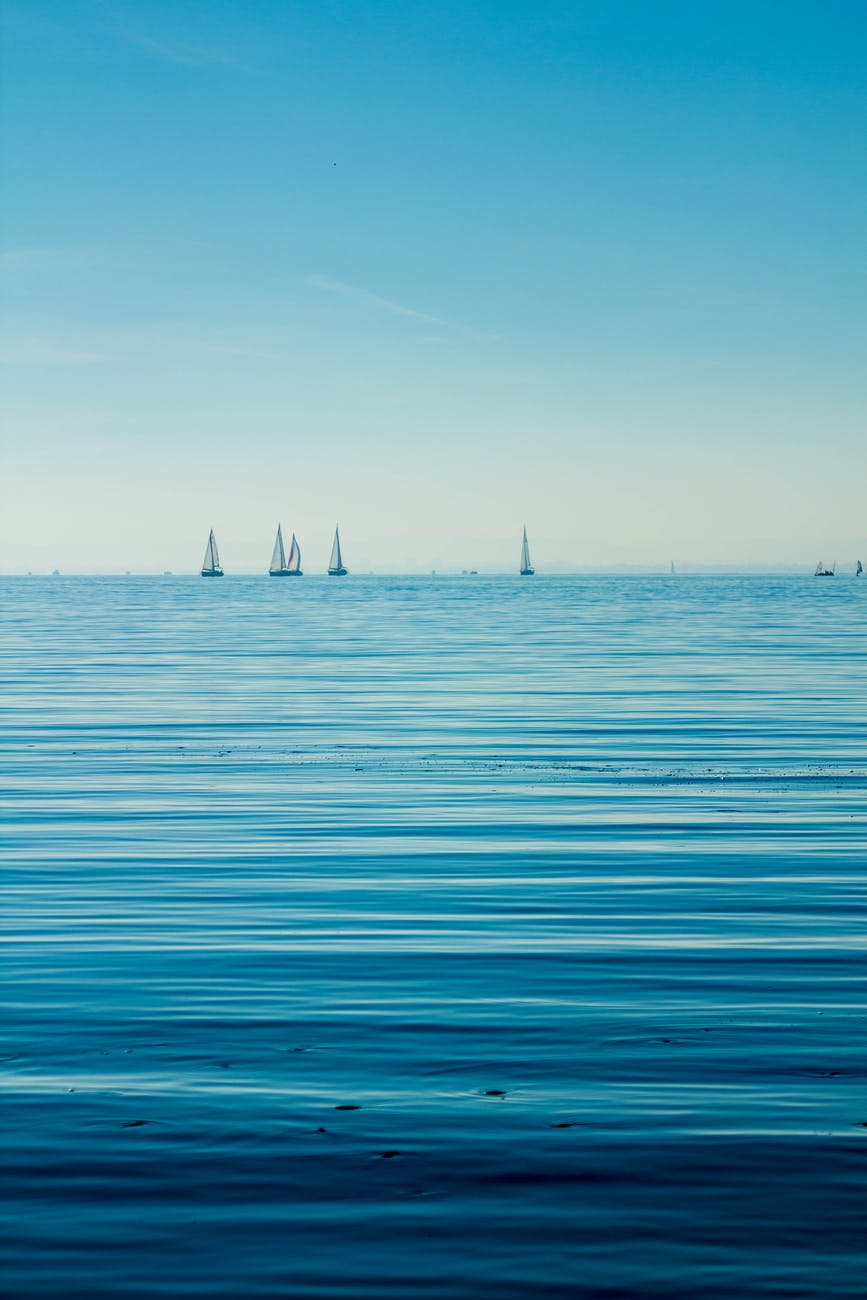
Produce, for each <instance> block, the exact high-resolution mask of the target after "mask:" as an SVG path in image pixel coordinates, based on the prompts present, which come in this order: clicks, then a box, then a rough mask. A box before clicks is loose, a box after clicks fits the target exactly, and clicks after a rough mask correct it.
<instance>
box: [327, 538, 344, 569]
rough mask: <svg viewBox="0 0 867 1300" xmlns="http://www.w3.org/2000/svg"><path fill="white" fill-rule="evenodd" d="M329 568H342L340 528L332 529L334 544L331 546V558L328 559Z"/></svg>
mask: <svg viewBox="0 0 867 1300" xmlns="http://www.w3.org/2000/svg"><path fill="white" fill-rule="evenodd" d="M328 567H329V569H342V568H343V560H342V559H341V556H340V530H339V529H337V528H335V530H334V545H333V546H332V548H331V559H330V560H329V561H328Z"/></svg>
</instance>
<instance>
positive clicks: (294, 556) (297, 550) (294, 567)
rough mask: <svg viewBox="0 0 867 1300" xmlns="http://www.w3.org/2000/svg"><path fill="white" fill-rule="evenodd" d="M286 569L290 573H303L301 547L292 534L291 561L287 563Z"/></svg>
mask: <svg viewBox="0 0 867 1300" xmlns="http://www.w3.org/2000/svg"><path fill="white" fill-rule="evenodd" d="M286 568H287V569H288V570H289V572H290V573H300V572H301V547H300V546H299V545H298V543H297V541H296V540H295V534H294V533H293V534H292V543H291V545H290V547H289V559H288V561H287V563H286Z"/></svg>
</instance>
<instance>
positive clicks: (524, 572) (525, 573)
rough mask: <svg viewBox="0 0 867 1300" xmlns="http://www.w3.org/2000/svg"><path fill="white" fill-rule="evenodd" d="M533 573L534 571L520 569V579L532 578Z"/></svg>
mask: <svg viewBox="0 0 867 1300" xmlns="http://www.w3.org/2000/svg"><path fill="white" fill-rule="evenodd" d="M535 572H536V570H535V569H522V570H521V577H522V578H532V576H533V574H534V573H535Z"/></svg>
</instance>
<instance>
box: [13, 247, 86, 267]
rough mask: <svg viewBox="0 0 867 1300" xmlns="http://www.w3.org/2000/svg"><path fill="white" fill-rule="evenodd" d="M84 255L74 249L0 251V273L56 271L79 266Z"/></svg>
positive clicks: (29, 248)
mask: <svg viewBox="0 0 867 1300" xmlns="http://www.w3.org/2000/svg"><path fill="white" fill-rule="evenodd" d="M84 261H86V254H85V253H83V252H82V251H81V250H80V249H75V248H47V247H41V246H38V245H34V246H32V247H21V248H4V249H0V271H57V270H60V269H62V268H64V267H72V266H80V265H81V264H82V263H83V262H84Z"/></svg>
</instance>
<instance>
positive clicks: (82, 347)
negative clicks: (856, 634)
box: [0, 0, 867, 571]
mask: <svg viewBox="0 0 867 1300" xmlns="http://www.w3.org/2000/svg"><path fill="white" fill-rule="evenodd" d="M3 12H4V19H3V25H4V46H5V52H4V56H3V69H2V72H3V101H2V118H3V123H2V132H3V138H2V146H3V160H4V161H3V196H2V213H3V214H2V231H0V249H2V251H0V283H2V294H3V321H2V339H0V352H2V360H3V362H4V365H3V402H4V411H5V413H4V417H3V433H2V435H0V438H2V443H0V458H2V460H0V470H2V475H0V480H2V481H0V570H6V571H8V570H13V569H18V568H27V567H34V568H38V567H40V566H41V567H44V566H46V565H49V560H50V559H51V558H52V557H53V556H54V555H55V554H56V551H57V547H58V546H59V545H60V544H61V543H62V544H63V547H64V556H65V557H66V562H65V565H64V567H67V568H75V567H81V568H94V569H99V568H121V569H122V568H130V567H131V568H147V567H150V568H154V569H161V568H162V567H176V568H178V569H181V568H184V567H189V568H195V567H196V565H197V563H198V562H199V559H200V555H199V552H200V551H201V550H203V548H204V540H205V538H206V536H207V530H208V527H209V526H210V525H212V524H213V526H214V528H215V529H216V531H217V536H218V539H219V541H220V545H221V549H222V551H223V555H224V560H225V562H226V566H227V568H236V569H256V568H258V567H261V565H264V564H265V563H266V562H267V559H268V556H269V554H270V547H271V542H272V540H273V531H274V527H275V525H276V522H277V520H278V519H281V520H282V522H283V525H284V528H285V529H290V530H291V529H293V528H294V529H295V530H296V531H297V532H298V534H299V536H300V537H301V539H302V544H303V545H304V547H305V559H306V561H307V564H308V565H310V566H312V567H314V568H316V567H321V566H323V565H324V564H325V562H326V561H327V556H328V550H329V546H330V535H331V530H332V528H333V524H334V522H335V520H338V519H339V520H340V523H341V531H342V534H343V535H344V536H345V538H346V543H347V545H346V549H347V559H348V561H349V562H350V563H353V562H354V564H355V567H364V568H371V567H372V568H378V569H409V568H416V567H417V568H421V569H425V568H430V567H432V566H433V565H436V566H437V567H440V568H445V567H447V566H448V565H450V564H451V565H457V566H459V567H460V566H467V567H469V566H470V565H473V566H476V567H479V568H493V567H513V562H516V552H517V546H518V543H519V540H520V529H521V525H522V524H523V523H524V522H525V521H526V523H527V526H528V528H529V530H530V534H531V540H532V541H533V542H534V555H535V558H536V560H537V564H538V565H539V566H540V567H542V566H544V565H546V564H547V565H554V564H574V565H575V566H576V567H581V566H583V565H598V564H603V565H604V564H616V563H620V562H623V561H632V562H635V563H647V564H653V563H657V562H663V561H667V559H668V558H669V557H670V556H674V557H676V558H678V559H679V560H680V561H681V562H682V563H684V564H686V563H688V562H690V561H694V562H696V563H714V562H718V563H726V562H730V563H735V564H737V563H742V562H747V561H752V562H756V563H761V562H763V561H767V562H779V561H791V562H802V563H805V564H807V565H809V564H811V563H814V562H815V560H816V559H817V558H818V556H819V555H822V556H823V557H826V558H828V559H833V558H834V556H835V555H836V556H837V557H838V558H841V559H842V558H843V557H844V556H848V555H852V556H854V555H855V554H858V553H860V552H861V551H864V552H865V558H867V538H865V534H867V510H865V505H864V491H863V476H862V474H861V473H860V472H859V469H858V463H859V462H860V463H861V464H862V465H863V463H864V459H865V447H864V433H865V421H864V415H865V405H867V403H865V387H867V383H865V375H867V365H865V359H864V341H865V337H867V331H865V323H867V322H865V316H867V307H865V304H867V294H865V288H867V286H865V274H864V262H865V257H864V243H865V241H864V232H865V215H867V213H865V206H867V205H865V190H867V168H865V147H864V141H865V124H867V114H865V72H864V69H865V67H867V10H865V7H864V5H863V4H861V3H823V4H818V3H816V4H812V3H811V4H804V3H800V4H799V3H793V4H787V5H786V6H781V5H778V4H764V3H752V4H738V3H728V4H725V5H722V4H714V3H709V4H704V5H700V6H699V5H695V4H686V3H682V4H681V3H659V4H654V3H616V2H614V3H581V2H580V0H573V3H568V4H567V3H550V2H548V0H540V2H538V3H534V4H524V3H521V4H509V3H507V2H505V0H501V2H500V3H497V4H494V3H480V4H475V5H469V4H467V3H462V4H452V3H439V4H433V3H431V4H424V5H422V4H413V3H410V2H407V0H404V2H403V3H393V4H382V3H367V4H355V3H341V4H330V3H327V2H326V3H321V2H320V3H315V4H313V3H310V4H308V3H296V4H290V3H268V2H267V0H259V2H257V3H255V4H250V5H242V4H240V3H233V4H220V3H216V2H215V0H209V2H208V3H187V2H185V0H174V3H159V4H158V3H151V2H150V0H136V3H115V2H114V0H106V2H105V3H76V2H75V0H63V2H62V3H43V2H42V0H28V2H27V3H23V2H19V0H5V4H4V7H3ZM49 567H50V565H49Z"/></svg>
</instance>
